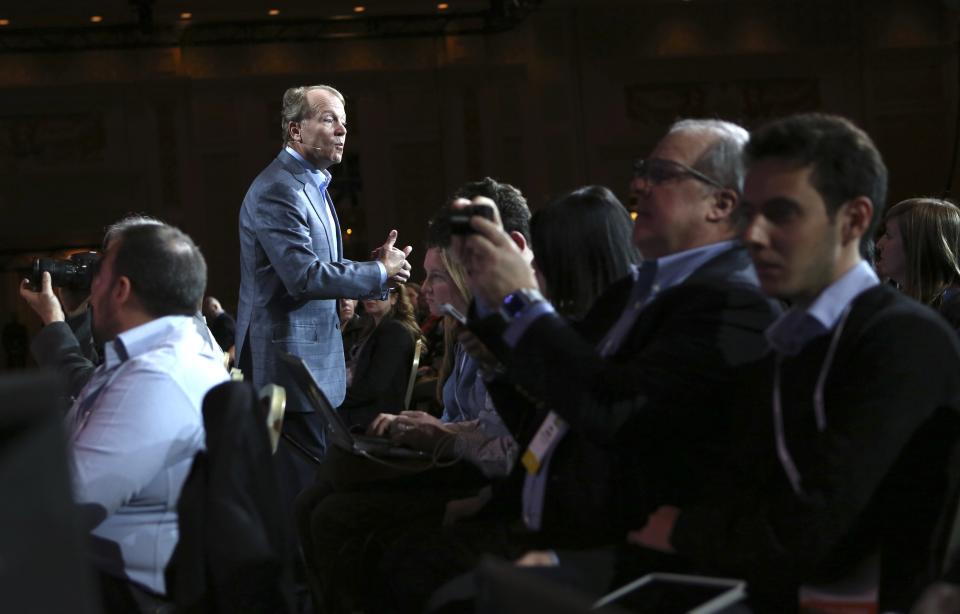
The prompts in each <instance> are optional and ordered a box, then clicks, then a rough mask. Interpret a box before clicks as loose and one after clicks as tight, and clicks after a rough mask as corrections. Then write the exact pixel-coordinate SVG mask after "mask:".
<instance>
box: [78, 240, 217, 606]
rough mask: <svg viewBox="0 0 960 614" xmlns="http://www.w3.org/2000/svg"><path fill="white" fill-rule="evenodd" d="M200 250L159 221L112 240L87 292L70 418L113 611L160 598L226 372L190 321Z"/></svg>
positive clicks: (199, 291) (82, 496)
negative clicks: (93, 349) (87, 330)
mask: <svg viewBox="0 0 960 614" xmlns="http://www.w3.org/2000/svg"><path fill="white" fill-rule="evenodd" d="M206 275H207V266H206V263H205V262H204V259H203V256H202V255H201V253H200V250H199V249H198V248H197V247H196V245H194V243H193V241H192V240H191V239H190V237H188V236H187V235H185V234H183V233H182V232H181V231H179V230H177V229H176V228H173V227H171V226H167V225H164V224H157V223H151V224H135V225H128V226H125V227H123V228H121V229H119V230H117V231H116V232H115V233H113V234H111V235H110V236H109V242H108V243H107V247H106V249H105V250H104V252H103V256H102V260H101V262H100V268H99V271H98V272H97V273H96V274H95V276H94V279H93V285H92V287H91V295H90V305H91V308H92V316H93V319H92V328H93V334H94V336H95V337H96V338H97V339H98V340H99V341H100V342H103V343H104V344H105V345H104V363H103V364H102V365H101V366H100V367H98V368H97V369H96V370H95V371H94V372H93V375H92V377H91V378H90V381H89V383H88V384H87V385H86V386H85V387H84V389H83V391H82V392H81V393H80V396H79V397H78V399H77V401H76V403H74V405H73V407H72V408H71V409H70V411H69V412H68V414H67V416H66V420H65V424H66V429H67V433H68V436H69V441H70V447H71V451H72V469H73V475H74V485H75V491H76V498H77V501H79V502H80V503H82V504H85V505H84V506H85V507H86V508H87V509H88V511H89V512H90V513H91V515H92V516H95V517H96V518H97V522H96V526H94V527H93V530H92V535H93V538H94V539H93V546H92V554H93V557H94V564H95V566H96V568H97V569H98V570H99V571H100V572H101V580H102V582H101V584H102V586H103V589H104V605H105V607H106V609H107V611H110V612H129V611H136V610H137V609H139V608H142V609H143V611H153V610H150V609H149V608H148V607H147V604H151V606H150V607H152V606H153V605H155V604H156V603H157V602H158V601H160V600H161V599H162V597H163V595H164V593H165V586H164V576H163V572H164V567H165V565H166V563H167V560H168V559H169V558H170V554H171V552H172V551H173V548H174V546H175V545H176V541H177V512H176V505H177V499H178V496H179V492H180V489H181V487H182V485H183V482H184V480H185V479H186V477H187V473H188V472H189V470H190V465H191V462H192V461H193V456H194V454H195V453H196V452H197V451H198V450H200V449H201V448H202V447H203V445H204V435H203V421H202V417H201V412H200V407H201V402H202V399H203V396H204V395H205V394H206V392H207V390H209V389H210V388H211V387H213V386H214V385H216V384H217V383H219V382H221V381H224V380H225V379H227V373H226V371H225V370H224V369H223V355H222V353H220V352H218V351H214V350H213V349H211V347H210V346H209V345H208V344H207V341H206V339H205V338H204V337H203V336H202V335H201V334H199V331H198V329H197V326H196V324H195V321H194V318H193V317H192V316H193V315H194V314H195V313H196V312H197V307H198V306H199V305H200V300H201V299H202V298H203V291H204V287H205V285H206Z"/></svg>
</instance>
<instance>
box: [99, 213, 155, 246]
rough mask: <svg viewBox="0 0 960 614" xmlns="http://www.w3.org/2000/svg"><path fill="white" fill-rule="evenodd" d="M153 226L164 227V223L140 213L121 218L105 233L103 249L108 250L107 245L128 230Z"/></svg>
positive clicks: (108, 227)
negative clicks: (135, 227)
mask: <svg viewBox="0 0 960 614" xmlns="http://www.w3.org/2000/svg"><path fill="white" fill-rule="evenodd" d="M149 224H153V225H156V226H163V225H164V223H163V222H162V221H160V220H158V219H157V218H155V217H150V216H149V215H143V214H140V213H131V214H128V215H127V216H125V217H122V218H120V219H119V220H117V221H116V222H114V223H113V224H110V225H109V226H107V229H106V231H105V232H104V233H103V249H104V250H106V249H107V245H109V244H110V242H111V241H113V240H114V239H116V238H117V237H119V236H120V235H122V234H123V233H124V232H125V231H126V230H127V229H128V228H132V227H134V226H145V225H149Z"/></svg>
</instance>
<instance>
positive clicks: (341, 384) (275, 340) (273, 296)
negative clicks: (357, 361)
mask: <svg viewBox="0 0 960 614" xmlns="http://www.w3.org/2000/svg"><path fill="white" fill-rule="evenodd" d="M326 208H327V203H326V201H325V200H324V198H323V194H321V193H320V191H319V190H318V189H317V187H316V186H315V185H314V183H313V182H312V181H311V179H310V177H308V172H307V171H306V169H304V168H303V166H301V165H300V163H299V162H297V160H296V159H295V158H294V157H293V156H291V155H290V154H288V153H287V152H286V151H281V152H280V153H279V155H277V157H276V159H275V160H274V161H273V162H271V163H270V165H269V166H267V168H265V169H264V170H263V172H261V173H260V174H259V175H258V176H257V178H256V179H255V180H254V181H253V184H252V185H251V186H250V189H249V190H248V191H247V195H246V196H245V197H244V199H243V206H242V207H241V208H240V302H239V308H238V312H237V337H236V344H237V352H236V355H237V364H238V365H240V368H241V369H244V368H246V369H247V370H250V371H252V373H245V375H246V376H247V377H248V379H251V380H252V381H253V384H254V386H255V387H257V389H259V388H260V387H261V386H263V385H264V384H270V383H273V384H279V385H281V386H283V387H284V388H286V391H287V412H288V413H289V412H310V411H311V408H310V407H311V406H310V403H309V401H308V400H307V399H306V398H305V397H304V396H303V394H302V393H301V392H300V390H299V388H298V387H297V385H296V383H295V382H294V381H293V379H292V378H291V377H290V376H289V374H288V373H287V371H286V369H284V368H282V367H281V366H280V363H279V360H278V358H277V356H278V354H277V350H283V351H285V352H289V353H291V354H294V355H296V356H299V357H300V358H302V359H303V360H304V362H306V363H307V366H308V367H309V368H310V371H311V372H312V373H313V375H314V377H315V378H316V379H317V382H318V383H319V385H320V388H321V389H322V390H323V392H324V394H325V395H326V396H327V398H328V399H329V400H330V402H331V403H333V404H334V405H339V404H340V403H341V402H342V401H343V396H344V392H345V390H346V376H345V370H344V362H343V343H342V341H341V339H340V320H339V318H338V316H337V299H338V298H341V297H349V298H367V297H376V298H383V297H384V296H385V295H386V291H387V288H386V286H385V285H384V286H381V285H380V267H379V265H377V263H375V262H351V261H349V260H345V259H343V258H340V259H334V253H338V254H341V255H342V254H343V245H342V242H341V238H340V228H339V226H337V222H336V214H335V213H334V214H333V215H334V227H333V228H328V227H327V226H329V223H328V221H327V214H326ZM334 250H336V251H334Z"/></svg>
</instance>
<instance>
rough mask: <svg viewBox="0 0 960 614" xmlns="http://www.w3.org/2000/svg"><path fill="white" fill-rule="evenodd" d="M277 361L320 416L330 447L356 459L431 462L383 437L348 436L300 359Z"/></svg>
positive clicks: (283, 357) (282, 357) (282, 355)
mask: <svg viewBox="0 0 960 614" xmlns="http://www.w3.org/2000/svg"><path fill="white" fill-rule="evenodd" d="M279 354H280V360H282V361H283V364H285V365H286V366H287V368H288V369H289V370H290V374H291V375H292V376H293V379H294V381H295V382H296V383H297V386H299V387H300V390H301V391H302V392H303V394H305V395H306V397H307V398H308V399H309V400H310V403H311V404H312V405H313V411H315V412H316V413H317V415H319V416H320V420H321V422H322V423H323V425H324V428H326V430H327V433H328V435H329V437H330V441H332V442H333V445H335V446H337V447H338V448H341V449H342V450H346V451H347V452H350V453H352V454H356V455H358V456H376V457H379V458H415V459H421V460H430V459H431V458H432V457H431V455H430V454H429V453H427V452H422V451H420V450H414V449H413V448H408V447H406V446H403V445H401V444H399V443H397V442H395V441H393V440H391V439H388V438H386V437H368V436H366V435H355V434H354V433H351V432H350V429H349V428H348V427H347V424H346V423H345V422H344V421H343V418H342V417H341V416H340V414H339V413H338V412H337V410H336V408H335V407H333V405H331V404H330V401H328V400H327V395H325V394H323V391H322V390H320V386H319V385H318V384H317V380H316V378H314V377H313V373H310V369H309V368H308V367H307V364H306V363H305V362H303V359H302V358H300V357H299V356H294V355H293V354H289V353H287V352H279Z"/></svg>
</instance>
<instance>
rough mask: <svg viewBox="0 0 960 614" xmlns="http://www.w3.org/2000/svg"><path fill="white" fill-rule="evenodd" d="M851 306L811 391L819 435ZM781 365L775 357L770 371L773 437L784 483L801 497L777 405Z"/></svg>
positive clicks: (778, 355) (781, 409)
mask: <svg viewBox="0 0 960 614" xmlns="http://www.w3.org/2000/svg"><path fill="white" fill-rule="evenodd" d="M852 306H853V304H852V303H851V304H850V305H847V307H846V309H844V310H843V314H842V315H841V316H840V323H839V324H837V328H836V329H835V330H834V331H833V337H832V339H831V340H830V347H829V348H828V349H827V355H826V356H825V357H824V359H823V364H822V365H821V366H820V373H819V375H818V376H817V384H816V386H815V387H814V389H813V413H814V418H815V419H816V422H817V431H819V432H821V433H822V432H823V431H824V430H826V428H827V414H826V410H825V409H824V402H823V389H824V387H825V386H826V382H827V374H828V373H829V372H830V367H831V366H832V365H833V358H834V355H835V354H836V352H837V345H839V343H840V336H841V335H842V334H843V328H844V326H845V325H846V323H847V317H848V316H849V315H850V309H851V307H852ZM782 365H783V354H780V353H778V354H777V357H776V362H775V364H774V370H773V433H774V439H775V440H776V444H777V456H779V457H780V464H781V465H783V470H784V471H785V472H786V474H787V479H789V480H790V486H791V487H792V488H793V492H795V493H796V494H798V495H802V494H803V488H802V487H801V485H800V481H801V479H802V477H801V475H800V471H799V470H798V469H797V465H796V463H795V462H794V460H793V456H791V454H790V450H789V449H788V448H787V438H786V434H785V433H784V428H783V405H782V404H781V401H780V381H781V374H780V371H781V367H782Z"/></svg>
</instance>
